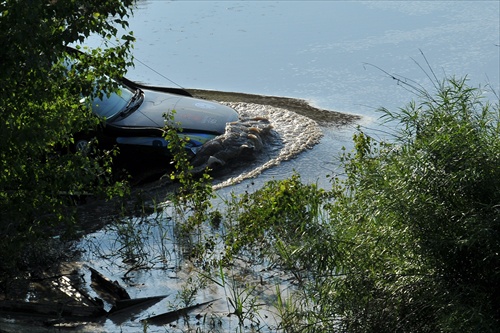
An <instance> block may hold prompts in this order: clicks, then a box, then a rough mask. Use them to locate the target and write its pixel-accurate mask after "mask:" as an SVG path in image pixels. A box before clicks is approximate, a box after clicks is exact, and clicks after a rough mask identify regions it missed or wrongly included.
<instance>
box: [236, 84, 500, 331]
mask: <svg viewBox="0 0 500 333" xmlns="http://www.w3.org/2000/svg"><path fill="white" fill-rule="evenodd" d="M436 88H437V89H436V93H435V94H430V93H428V92H426V91H423V90H421V91H419V92H420V93H421V94H420V96H419V97H420V98H421V100H420V101H419V102H418V103H416V102H413V103H411V104H409V105H408V106H407V107H406V108H404V109H401V110H399V111H398V112H394V113H392V112H390V111H388V110H385V109H382V112H383V115H384V117H385V119H386V120H387V121H390V122H391V124H394V123H398V124H397V129H398V132H397V133H396V134H395V135H394V140H393V141H392V142H376V141H375V140H374V139H373V138H371V137H370V136H368V135H366V134H365V133H362V132H358V133H357V134H356V135H355V136H354V143H355V149H354V151H353V152H350V153H344V154H343V156H342V157H341V163H342V165H343V166H344V170H345V175H343V176H342V177H334V178H333V179H332V188H331V190H329V191H325V192H323V191H320V190H318V189H316V188H315V187H314V186H313V185H307V184H303V183H302V182H301V181H300V178H299V177H298V176H293V177H292V178H291V179H286V180H282V181H273V182H270V183H268V184H266V185H265V186H264V187H263V188H262V189H260V190H258V191H256V192H255V193H253V194H244V195H243V196H242V198H241V201H236V202H235V203H234V204H233V205H236V208H235V207H233V208H232V210H233V211H232V215H230V216H232V217H231V221H230V223H228V228H229V230H230V231H229V234H230V235H231V236H232V238H230V239H229V241H228V246H229V249H230V252H231V253H242V254H247V255H250V251H255V249H256V248H257V249H261V250H262V249H265V254H266V260H268V261H269V264H270V265H276V264H280V265H282V267H285V268H287V269H288V270H289V271H291V272H292V273H294V274H295V276H296V277H298V278H299V282H300V284H299V285H298V286H299V287H298V288H297V290H296V292H295V293H292V294H291V295H290V298H289V299H288V300H286V299H284V297H283V295H281V293H278V296H279V297H278V301H279V302H278V304H277V307H278V310H279V313H280V315H281V317H282V318H283V321H282V328H283V329H284V330H285V331H289V332H327V331H332V332H333V331H335V332H337V331H338V332H438V331H441V332H493V331H496V330H497V327H498V321H499V320H500V318H499V313H500V303H499V302H498V299H500V298H499V295H500V288H499V286H500V256H499V253H500V237H499V231H500V223H499V221H500V215H499V210H498V204H499V202H500V167H499V165H500V133H499V131H500V126H499V125H500V123H499V115H500V109H499V105H498V104H494V105H492V104H490V103H486V102H484V101H483V100H481V97H480V92H481V91H480V90H479V89H475V88H470V87H468V86H467V84H466V80H465V79H455V78H449V79H447V80H444V81H443V82H436ZM325 212H327V213H325ZM304 268H306V269H307V274H304V273H303V274H300V275H298V274H296V272H300V271H301V270H302V269H304Z"/></svg>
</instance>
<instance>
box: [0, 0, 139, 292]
mask: <svg viewBox="0 0 500 333" xmlns="http://www.w3.org/2000/svg"><path fill="white" fill-rule="evenodd" d="M133 3H134V0H90V1H81V0H67V1H2V2H1V3H0V41H1V44H2V45H3V47H2V48H1V50H0V59H1V61H2V66H1V68H0V82H1V84H0V96H1V97H0V293H7V292H9V291H10V290H11V288H10V287H9V286H8V284H9V282H12V281H16V280H18V279H17V277H19V276H18V275H22V274H25V273H26V272H27V271H32V272H34V271H36V270H37V268H36V266H37V265H38V264H42V263H45V264H46V263H48V262H51V261H53V257H50V254H51V253H53V251H52V246H53V244H55V243H59V244H64V243H63V242H61V240H62V241H64V239H67V238H71V236H72V234H73V232H74V231H77V230H78V228H79V226H78V225H77V224H76V218H75V214H74V213H75V211H74V205H73V203H74V200H75V198H76V199H77V198H79V197H82V196H85V195H86V194H87V193H95V194H99V195H102V197H103V198H104V197H110V196H117V195H121V194H124V193H125V192H126V191H127V188H126V185H125V184H124V183H121V182H116V181H115V180H114V179H113V175H112V173H111V169H112V166H111V157H112V156H113V155H114V154H115V152H112V151H109V152H102V154H96V155H95V156H90V155H86V154H83V153H75V154H67V153H64V151H65V150H71V149H72V147H73V146H74V143H75V142H74V139H75V138H74V136H73V134H74V133H78V132H85V131H88V130H92V129H94V128H96V127H97V126H100V121H99V120H98V119H96V117H94V116H93V115H92V113H91V111H90V108H89V105H88V104H89V103H85V100H83V99H82V96H89V97H94V96H96V95H98V94H100V93H102V91H107V92H109V91H113V89H114V88H115V85H116V83H114V82H113V80H111V79H110V78H111V77H120V76H121V75H123V73H124V72H125V70H126V68H127V67H128V66H130V65H131V64H132V62H131V59H130V57H129V56H128V54H129V51H130V49H131V47H132V42H133V36H132V34H131V33H124V34H123V35H118V36H117V33H118V31H119V30H118V28H117V27H120V29H127V25H128V24H127V21H126V19H127V17H128V16H129V15H130V13H131V7H132V5H133ZM90 35H97V36H101V37H102V38H103V48H101V49H94V50H87V51H88V52H91V54H92V57H84V56H79V59H78V63H77V64H74V66H72V67H71V68H70V69H69V68H67V64H65V63H64V59H67V56H68V54H67V49H66V46H68V45H70V44H72V45H74V44H78V43H80V42H83V41H84V40H85V39H86V38H87V37H89V36H90ZM108 42H110V43H108ZM73 57H78V55H73ZM104 74H106V75H104ZM96 156H98V157H96Z"/></svg>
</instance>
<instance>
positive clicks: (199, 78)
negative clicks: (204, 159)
mask: <svg viewBox="0 0 500 333" xmlns="http://www.w3.org/2000/svg"><path fill="white" fill-rule="evenodd" d="M499 6H500V5H499V2H498V1H451V2H441V1H421V2H413V1H383V2H382V1H381V2H378V1H377V2H375V1H373V2H372V1H344V2H342V1H317V2H316V1H277V2H276V1H275V2H273V1H245V2H241V1H175V2H169V1H140V2H139V5H138V9H137V10H136V13H135V16H134V17H133V18H132V19H131V20H130V29H131V30H133V31H134V35H135V36H136V38H137V43H136V46H135V49H134V51H133V52H134V56H135V58H136V67H135V68H133V69H131V70H130V71H129V77H130V78H131V79H133V80H138V81H142V82H144V83H150V84H155V85H164V86H174V85H176V84H177V85H179V86H182V87H185V88H200V89H209V90H221V91H235V92H245V93H253V94H260V95H273V96H287V97H295V98H301V99H306V100H308V101H310V103H312V104H314V105H316V106H319V107H321V108H325V109H330V110H336V111H341V112H346V113H352V114H358V115H361V116H362V118H361V120H360V121H359V122H357V123H356V124H354V125H352V126H346V127H340V128H339V127H335V126H332V127H318V128H319V130H320V131H321V132H322V133H321V135H322V137H321V140H320V141H319V143H318V144H316V145H314V146H313V147H312V148H311V147H305V146H304V147H302V148H301V153H300V154H298V155H297V156H295V158H293V159H290V160H288V158H283V160H288V161H286V162H281V161H280V160H279V158H278V161H277V163H274V164H273V165H272V166H271V167H269V168H264V169H262V170H259V171H258V172H257V173H256V174H255V176H256V177H255V178H252V179H247V180H243V181H241V182H240V183H239V184H238V185H232V186H226V187H224V188H222V189H220V190H219V191H218V194H219V195H220V196H221V197H226V196H229V194H230V193H231V192H233V191H235V192H242V191H245V190H246V189H248V188H258V187H259V186H261V185H262V184H264V183H265V182H266V181H268V180H271V179H275V178H284V177H288V176H290V175H292V174H293V173H294V172H298V173H299V174H301V176H302V178H303V179H304V180H306V181H311V182H319V183H320V184H321V185H322V186H328V181H327V180H326V175H328V174H335V173H337V172H340V170H339V169H338V163H337V162H336V161H337V160H336V157H337V156H338V154H339V152H340V150H341V147H343V146H346V147H348V148H349V147H351V136H352V133H353V131H354V128H355V126H357V125H359V126H361V128H363V129H364V130H366V131H368V132H369V133H370V134H371V135H374V136H376V137H377V138H384V137H386V133H387V132H390V131H391V130H392V129H391V128H387V127H385V126H383V125H381V124H380V122H379V121H378V120H377V119H378V114H377V113H376V112H375V109H376V108H378V107H380V106H384V107H387V108H389V109H392V110H394V109H397V108H399V107H402V106H404V105H405V104H406V103H407V102H409V101H410V100H411V99H413V98H414V97H415V96H414V95H413V94H412V93H411V92H409V91H407V90H405V89H403V88H402V87H401V86H398V85H397V83H396V82H395V81H394V80H393V79H391V78H390V77H389V76H388V75H387V74H385V73H384V72H383V71H386V72H388V73H391V74H393V75H400V76H402V77H406V78H408V79H410V80H412V81H413V82H415V83H416V84H419V85H422V86H423V87H425V88H427V89H432V81H431V80H430V79H429V77H428V76H431V77H432V75H433V73H432V72H431V70H430V69H429V67H428V65H427V63H426V61H428V62H429V65H430V66H431V67H432V70H433V71H434V73H435V74H436V75H437V76H438V77H439V78H443V77H444V76H445V75H456V76H458V77H462V76H465V75H467V76H468V78H469V79H470V83H471V85H474V86H477V85H479V84H481V85H483V86H487V85H490V86H491V88H492V89H493V90H494V91H497V92H498V91H499V85H500V84H499V80H500V79H499V72H500V70H499V63H500V56H499V53H500V47H499V45H500V41H499V30H500V23H499V16H500V9H499V8H500V7H499ZM92 43H94V45H98V44H99V43H100V42H99V41H93V42H92ZM422 54H423V55H425V58H424V56H423V55H422ZM485 96H487V97H491V96H492V94H490V93H488V92H486V93H485ZM287 119H288V120H283V121H280V122H279V123H276V124H275V126H276V130H277V131H278V132H279V133H281V134H282V135H286V134H287V133H288V134H293V131H294V130H297V126H295V127H294V126H291V124H293V122H292V121H290V119H289V118H287ZM315 130H316V129H313V128H312V127H311V131H315ZM306 139H307V135H305V136H304V137H303V140H306ZM300 140H302V138H301V139H300ZM300 140H298V142H297V143H298V144H300ZM278 155H279V154H278ZM273 158H276V156H273ZM270 159H271V158H270ZM278 162H281V163H278ZM264 163H265V161H263V162H262V164H259V165H256V166H255V168H252V170H254V169H255V170H257V169H258V168H260V167H261V166H262V165H263V164H264ZM252 170H246V172H251V171H252ZM233 176H238V175H233ZM252 184H254V185H252ZM157 218H159V219H164V221H167V216H166V215H160V216H159V217H157ZM153 221H155V219H153V218H151V219H150V220H149V222H144V221H143V222H140V221H137V220H130V221H125V222H126V223H131V225H132V227H134V228H137V229H135V230H136V231H138V230H142V232H145V231H146V230H149V231H151V230H154V232H153V233H152V235H151V237H150V238H149V240H148V242H147V243H144V245H145V247H146V248H147V249H149V250H151V253H149V254H148V255H152V256H153V258H149V263H154V265H153V267H154V268H153V269H147V270H139V271H137V272H131V273H130V274H128V275H127V277H131V279H125V280H123V279H122V278H123V277H124V275H125V274H126V273H127V269H128V268H130V266H127V264H125V263H123V262H122V259H123V256H122V253H121V252H120V251H121V250H120V249H121V245H122V244H121V243H119V242H117V241H116V239H117V230H116V227H111V228H108V229H106V230H104V231H102V232H98V233H96V234H92V235H90V236H89V237H88V238H87V241H86V242H83V243H82V245H81V246H82V247H83V248H84V249H86V250H87V252H86V254H85V255H84V257H83V259H84V260H87V262H88V263H89V264H90V265H93V266H94V267H95V268H97V269H101V270H102V271H103V273H104V274H107V275H109V277H111V278H112V279H118V280H119V281H121V282H122V283H123V284H124V285H126V286H127V288H128V289H129V290H130V291H131V292H130V293H131V295H133V296H134V297H146V296H152V295H162V294H165V295H169V296H168V297H167V299H166V300H165V301H164V302H162V303H159V304H157V305H156V306H155V307H153V308H151V309H149V310H148V311H146V312H144V313H140V314H137V315H136V316H135V317H133V318H129V319H127V320H125V321H122V322H113V320H107V321H105V322H104V323H103V324H102V325H103V327H104V329H105V330H111V331H113V330H115V331H123V332H135V331H138V330H140V329H141V328H142V326H141V324H140V322H139V319H142V318H146V317H147V316H149V315H151V314H153V313H156V314H158V313H159V312H165V311H167V310H168V305H169V304H170V305H172V304H174V303H176V302H178V300H176V298H175V295H176V293H177V292H178V291H179V290H180V288H181V286H182V285H183V282H185V281H186V279H187V278H188V277H189V276H190V274H191V273H192V272H193V267H192V266H191V265H190V264H189V262H188V261H184V260H183V256H182V255H181V253H180V252H182V251H181V249H179V248H176V245H175V242H174V240H175V235H174V234H173V233H172V230H173V229H172V227H171V226H170V227H168V228H166V229H161V228H160V229H158V227H154V228H153V227H148V226H150V225H152V224H153V225H154V222H153ZM139 222H140V223H139ZM167 222H168V221H167ZM165 223H166V222H165ZM168 223H170V222H168ZM168 223H167V225H168ZM113 228H114V229H113ZM161 232H166V234H163V235H162V234H161ZM163 245H164V246H165V247H162V246H163ZM98 251H101V253H98ZM102 254H105V256H106V257H108V258H107V259H103V257H102V256H101V255H102ZM162 255H165V258H163V257H162ZM162 258H163V259H165V260H163V259H162ZM160 259H161V260H160ZM162 265H166V266H165V267H162ZM262 276H263V278H264V279H268V278H269V276H268V275H265V274H262ZM269 283H270V282H269ZM267 286H268V287H269V288H271V287H270V286H271V284H268V285H267ZM264 289H265V288H264ZM226 293H227V290H224V289H223V288H222V289H221V288H220V287H212V289H207V290H206V291H204V292H203V293H201V294H200V295H199V296H198V297H197V299H196V302H203V301H206V300H210V299H222V300H219V301H218V302H219V303H217V304H216V305H214V307H215V310H214V312H216V313H220V314H221V317H224V318H227V317H225V315H224V313H227V312H228V311H229V310H230V309H229V308H228V303H227V300H226V297H227V295H226ZM269 317H270V318H271V319H269V323H268V325H269V327H271V328H272V327H273V326H272V325H275V323H274V324H273V322H272V319H274V318H273V315H272V312H270V313H268V318H269ZM130 319H132V320H130ZM236 323H237V322H236ZM236 323H235V322H234V320H233V321H232V322H229V323H226V324H225V325H228V326H226V328H227V329H230V328H235V327H236V326H235V325H236ZM191 324H192V325H196V320H194V321H193V322H192V323H191ZM231 325H232V326H231ZM171 329H172V328H171ZM164 330H165V329H164V328H162V327H156V328H155V327H151V328H150V329H149V330H148V331H149V332H156V331H160V332H163V331H164Z"/></svg>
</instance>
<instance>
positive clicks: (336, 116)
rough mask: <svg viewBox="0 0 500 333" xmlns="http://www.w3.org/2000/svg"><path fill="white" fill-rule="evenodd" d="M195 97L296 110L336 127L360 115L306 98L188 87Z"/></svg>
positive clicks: (349, 122) (355, 119) (319, 121)
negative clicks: (322, 106)
mask: <svg viewBox="0 0 500 333" xmlns="http://www.w3.org/2000/svg"><path fill="white" fill-rule="evenodd" d="M186 90H187V91H189V92H190V93H191V94H192V95H193V96H194V97H197V98H203V99H209V100H214V101H220V102H245V103H254V104H261V105H268V106H273V107H278V108H282V109H285V110H289V111H292V112H295V113H297V114H299V115H302V116H306V117H308V118H311V119H312V120H314V121H316V122H317V123H318V124H319V125H320V126H325V127H335V126H345V125H348V124H352V123H353V122H355V121H357V120H359V119H360V116H358V115H354V114H348V113H342V112H337V111H332V110H325V109H321V108H316V107H314V106H312V105H310V104H309V103H308V102H307V101H306V100H303V99H298V98H290V97H279V96H265V95H253V94H246V93H237V92H224V91H215V90H201V89H186Z"/></svg>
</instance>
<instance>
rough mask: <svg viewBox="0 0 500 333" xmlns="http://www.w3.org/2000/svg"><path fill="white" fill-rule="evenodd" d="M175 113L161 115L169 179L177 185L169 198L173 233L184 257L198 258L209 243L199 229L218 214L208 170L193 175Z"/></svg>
mask: <svg viewBox="0 0 500 333" xmlns="http://www.w3.org/2000/svg"><path fill="white" fill-rule="evenodd" d="M174 115H175V110H172V111H171V113H170V114H165V115H164V116H165V118H166V121H167V126H166V131H165V139H166V140H167V141H168V149H169V150H170V152H171V154H172V163H173V166H174V171H173V172H172V173H171V174H170V179H171V180H173V181H177V182H178V185H179V186H178V189H177V191H175V193H172V195H170V200H171V201H172V202H173V208H174V215H175V216H174V221H175V223H176V231H177V234H178V236H179V237H180V239H181V240H182V241H181V243H183V244H182V245H183V246H184V250H185V255H187V256H191V257H201V256H203V254H204V252H205V250H206V249H205V246H204V245H202V244H205V243H207V244H210V243H212V242H213V240H212V239H211V237H205V235H204V234H203V232H202V230H201V227H202V225H203V223H204V222H212V224H213V221H215V220H217V218H220V217H218V215H217V214H216V213H214V212H211V211H210V210H211V208H212V204H211V199H212V198H213V197H214V193H213V189H212V177H211V176H210V175H209V174H208V171H209V170H208V169H207V170H205V172H203V173H202V174H201V175H199V174H195V173H194V172H193V166H192V165H191V163H190V161H189V160H190V155H189V154H190V153H189V152H188V150H187V149H186V145H187V143H188V142H189V137H186V136H184V135H183V134H182V128H181V127H180V126H179V125H178V124H177V123H175V122H174Z"/></svg>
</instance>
